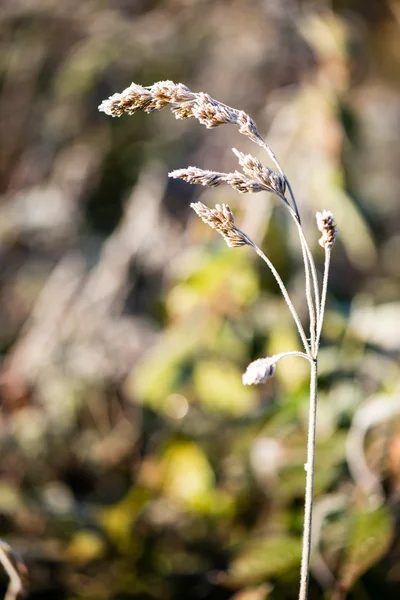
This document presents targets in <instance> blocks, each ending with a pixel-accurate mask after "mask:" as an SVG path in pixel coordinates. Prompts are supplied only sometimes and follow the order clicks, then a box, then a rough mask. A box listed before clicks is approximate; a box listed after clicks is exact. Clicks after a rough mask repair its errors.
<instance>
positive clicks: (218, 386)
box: [194, 359, 257, 416]
mask: <svg viewBox="0 0 400 600" xmlns="http://www.w3.org/2000/svg"><path fill="white" fill-rule="evenodd" d="M194 387H195V391H196V392H197V395H198V397H199V398H200V401H201V403H202V405H203V406H204V407H206V408H207V409H208V410H211V411H215V412H217V413H227V414H231V415H235V416H240V415H245V414H247V413H248V412H250V411H251V410H253V409H254V407H255V405H256V402H257V395H256V392H255V391H254V390H253V389H252V388H250V387H245V386H244V385H243V384H242V376H241V372H240V371H239V369H238V368H236V367H235V366H234V365H233V364H232V363H231V362H227V361H221V360H218V359H215V360H202V361H198V362H197V363H196V366H195V370H194Z"/></svg>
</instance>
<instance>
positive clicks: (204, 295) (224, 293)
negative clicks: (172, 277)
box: [167, 248, 258, 319]
mask: <svg viewBox="0 0 400 600" xmlns="http://www.w3.org/2000/svg"><path fill="white" fill-rule="evenodd" d="M257 293H258V280H257V274H256V271H255V268H254V265H253V263H252V261H250V260H249V259H248V255H246V253H240V252H238V253H236V254H234V253H232V252H231V251H226V250H225V248H223V249H221V251H220V252H219V254H217V255H215V254H213V255H211V256H209V257H207V259H205V261H204V263H203V264H201V265H200V266H199V268H198V269H197V270H196V271H195V272H193V273H192V274H191V275H190V276H189V277H188V279H187V280H186V281H184V282H183V283H181V284H179V285H177V286H175V287H174V288H173V289H172V290H171V292H170V293H169V295H168V298H167V309H168V311H169V313H170V315H171V316H172V317H176V318H178V317H179V318H180V319H182V317H184V316H185V314H187V313H191V312H193V311H195V310H197V311H198V310H199V308H200V307H204V306H207V307H208V308H209V309H210V310H213V311H216V312H218V313H228V314H230V313H232V312H233V313H236V312H237V310H238V309H239V308H242V307H244V306H247V305H249V304H251V303H252V302H254V300H255V298H256V297H257Z"/></svg>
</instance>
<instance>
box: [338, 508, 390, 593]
mask: <svg viewBox="0 0 400 600" xmlns="http://www.w3.org/2000/svg"><path fill="white" fill-rule="evenodd" d="M348 531H349V537H348V541H347V548H346V552H345V556H344V560H343V565H342V568H341V576H340V580H341V585H342V586H343V587H344V588H345V589H349V588H350V587H351V586H352V585H353V584H354V583H355V582H356V581H357V579H359V578H360V577H361V575H363V574H364V573H365V572H366V571H367V570H368V569H369V568H370V567H371V566H372V565H374V564H376V563H377V562H378V561H379V559H380V558H382V556H384V554H385V552H386V551H387V549H388V547H389V544H390V542H391V540H392V537H393V523H392V519H391V517H390V514H389V512H388V510H387V509H386V508H385V507H384V506H382V507H380V508H378V509H377V510H375V511H370V510H367V509H361V510H359V511H357V512H355V513H354V514H353V517H352V519H351V524H350V527H349V530H348Z"/></svg>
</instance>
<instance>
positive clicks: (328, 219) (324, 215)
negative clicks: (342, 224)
mask: <svg viewBox="0 0 400 600" xmlns="http://www.w3.org/2000/svg"><path fill="white" fill-rule="evenodd" d="M316 217H317V227H318V229H319V230H320V232H321V233H322V236H321V237H320V239H319V240H318V242H319V245H320V246H322V247H323V248H325V249H326V250H329V249H330V248H332V246H333V244H334V243H335V239H336V236H337V232H338V230H337V227H336V222H335V217H334V216H333V214H332V213H331V211H330V210H323V211H322V212H317V214H316Z"/></svg>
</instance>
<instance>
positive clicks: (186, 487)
mask: <svg viewBox="0 0 400 600" xmlns="http://www.w3.org/2000/svg"><path fill="white" fill-rule="evenodd" d="M161 471H162V477H163V482H162V488H163V491H164V493H165V494H166V495H167V496H169V497H170V498H172V499H173V500H177V501H178V502H182V503H183V504H185V505H187V506H188V507H192V508H195V507H196V506H197V507H201V506H202V505H204V503H205V502H206V499H207V497H208V496H209V495H210V494H211V493H212V492H213V486H214V473H213V470H212V468H211V466H210V464H209V462H208V460H207V457H206V455H205V453H204V452H203V450H202V449H201V448H200V447H199V446H198V445H197V444H195V443H194V442H191V441H186V440H185V441H182V440H179V441H174V442H172V443H171V444H170V445H169V447H168V448H167V449H166V451H165V453H164V455H163V458H162V461H161Z"/></svg>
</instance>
